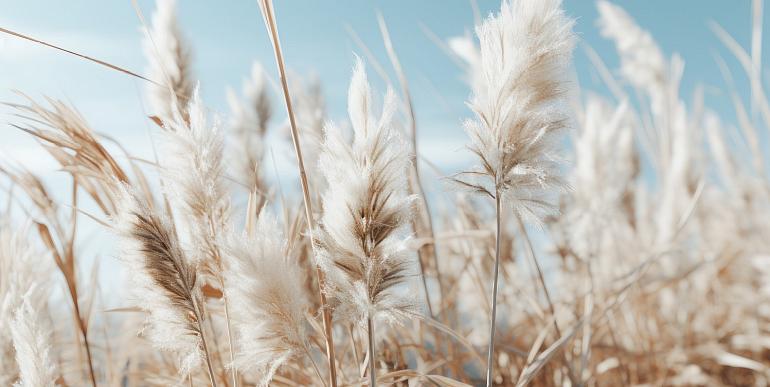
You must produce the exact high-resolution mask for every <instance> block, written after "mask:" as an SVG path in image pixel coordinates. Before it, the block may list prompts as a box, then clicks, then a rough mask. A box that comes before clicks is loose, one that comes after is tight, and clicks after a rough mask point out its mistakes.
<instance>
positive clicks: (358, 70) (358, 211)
mask: <svg viewBox="0 0 770 387" xmlns="http://www.w3.org/2000/svg"><path fill="white" fill-rule="evenodd" d="M370 94H371V92H370V90H369V84H368V82H367V79H366V73H365V72H364V65H363V63H362V62H361V61H360V60H358V61H357V63H356V67H355V69H354V71H353V79H352V81H351V83H350V88H349V92H348V113H349V115H350V120H351V122H352V124H353V131H354V138H353V144H352V145H351V144H348V142H347V141H346V139H345V137H344V136H343V134H342V133H341V131H340V129H339V128H338V127H337V126H335V125H333V124H331V123H329V124H327V126H326V141H325V142H324V148H323V153H322V154H321V169H322V170H323V171H324V174H325V176H326V180H327V183H328V189H327V190H326V192H325V193H324V195H323V203H324V214H323V218H322V229H323V235H322V236H321V245H322V246H323V247H324V248H323V254H321V266H322V268H323V269H324V271H325V272H327V274H328V278H329V283H330V286H332V289H331V290H332V293H333V294H334V295H335V297H336V298H337V299H338V301H339V302H340V303H339V305H338V306H337V308H336V312H337V314H338V315H340V316H346V317H349V318H351V319H352V320H353V321H359V322H361V321H363V320H365V319H366V318H367V317H369V316H374V315H375V314H380V313H382V314H384V315H386V316H388V317H396V315H397V312H398V311H399V310H401V309H403V308H409V307H411V306H412V304H411V302H410V301H409V300H408V299H404V298H402V297H399V296H397V295H396V294H394V290H395V289H394V288H395V287H396V285H398V284H400V283H403V282H404V281H405V280H406V279H407V277H408V276H409V275H410V274H411V273H410V269H411V268H410V266H411V264H412V262H411V259H410V257H409V255H408V254H407V252H406V250H405V246H404V241H405V240H406V237H405V236H404V233H403V232H404V231H405V230H406V229H408V222H409V218H410V216H411V209H412V208H411V207H412V201H413V200H412V199H413V198H412V197H410V196H407V195H406V192H405V190H404V188H405V187H406V180H405V178H406V167H407V163H408V160H409V158H408V155H407V154H406V152H405V149H406V148H405V146H404V144H403V142H402V140H401V138H400V137H399V134H398V133H397V132H396V131H395V129H394V127H393V123H392V122H391V120H392V115H393V113H394V111H395V109H396V103H397V102H396V99H395V96H394V95H393V93H392V91H389V92H388V94H387V95H386V96H385V102H384V106H383V109H382V115H381V117H380V119H379V120H377V119H375V118H374V117H373V116H372V115H371V102H370V99H371V95H370Z"/></svg>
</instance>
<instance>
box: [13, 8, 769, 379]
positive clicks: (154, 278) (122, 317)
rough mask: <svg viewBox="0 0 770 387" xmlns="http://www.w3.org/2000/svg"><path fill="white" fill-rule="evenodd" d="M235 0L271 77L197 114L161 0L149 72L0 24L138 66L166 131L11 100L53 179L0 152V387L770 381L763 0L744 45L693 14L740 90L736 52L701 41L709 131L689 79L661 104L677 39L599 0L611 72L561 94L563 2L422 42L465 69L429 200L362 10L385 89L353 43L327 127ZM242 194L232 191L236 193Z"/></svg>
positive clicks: (566, 33)
mask: <svg viewBox="0 0 770 387" xmlns="http://www.w3.org/2000/svg"><path fill="white" fill-rule="evenodd" d="M260 5H261V9H262V13H263V17H264V22H265V25H266V27H267V30H268V32H269V35H270V37H271V41H272V44H273V48H274V54H275V57H274V58H263V64H262V65H261V66H265V65H266V64H267V63H270V62H271V61H272V60H275V63H276V65H277V67H278V69H279V73H280V75H281V79H280V87H279V88H277V89H276V90H277V91H278V93H273V91H274V90H272V89H270V88H268V87H266V85H267V82H268V81H269V80H268V79H266V78H264V76H263V74H262V70H261V67H260V65H259V64H257V65H255V70H254V74H253V76H252V79H250V80H249V81H247V83H246V84H245V86H244V93H243V94H244V101H240V100H239V97H238V96H237V95H236V94H235V93H230V95H229V102H230V103H231V106H232V110H233V117H232V119H230V120H218V119H216V118H214V117H210V114H209V113H208V111H207V110H206V109H205V105H204V104H203V101H201V100H200V98H199V96H198V94H197V92H196V91H195V85H196V84H197V81H196V80H195V79H194V78H193V77H194V75H193V74H192V72H191V71H190V69H191V68H192V55H191V52H190V49H189V47H190V45H189V44H188V42H186V41H185V40H184V34H182V32H181V31H180V30H179V27H178V26H177V23H176V16H175V12H174V9H175V8H174V2H173V1H168V0H164V1H160V2H159V10H158V12H157V13H156V15H155V17H154V18H153V23H152V25H151V26H149V27H151V28H148V31H147V32H148V35H147V37H146V44H145V48H146V53H147V55H148V60H149V62H150V66H149V69H150V73H151V75H150V76H148V78H149V79H152V80H153V81H149V80H148V79H145V78H143V77H142V76H140V75H138V74H137V73H134V72H132V71H129V70H126V69H123V68H121V67H118V66H115V65H112V64H109V63H106V62H103V61H100V60H98V59H94V58H91V57H89V56H86V55H83V54H80V53H76V52H73V51H69V50H66V49H63V48H60V47H58V46H55V45H52V44H50V43H47V42H42V41H40V40H37V39H34V38H31V37H29V36H27V35H23V34H18V33H16V32H13V31H9V30H5V29H0V32H3V33H6V34H11V35H14V36H17V37H19V38H23V39H26V40H28V41H31V42H34V43H38V44H43V45H46V46H49V47H52V48H55V49H58V50H60V51H63V52H66V53H69V54H73V55H77V56H79V57H81V58H84V59H86V60H89V61H92V62H95V63H97V64H100V65H102V66H107V67H108V68H110V69H112V70H116V71H120V72H121V73H122V74H126V75H130V76H134V77H138V78H140V79H144V81H146V83H147V85H148V89H147V93H148V100H149V102H150V105H151V108H152V116H151V117H148V118H147V119H148V121H149V122H154V123H155V124H157V125H154V126H153V130H155V131H157V132H158V134H159V135H160V138H162V139H163V144H162V149H163V152H161V156H159V157H157V159H156V160H154V161H147V160H139V159H138V158H136V157H134V156H133V153H134V152H135V150H132V149H124V148H123V147H122V146H121V145H120V144H119V143H116V142H115V141H113V140H112V139H111V138H109V137H107V136H105V135H100V134H98V133H97V132H95V131H94V130H93V128H91V127H90V125H89V124H88V122H87V120H86V117H83V116H82V115H81V114H80V113H79V112H78V111H77V110H76V109H75V108H74V107H73V106H72V105H71V104H70V103H66V102H62V101H58V100H54V99H46V100H45V101H43V102H38V101H36V100H34V99H32V98H29V97H27V96H25V95H24V94H21V93H19V97H18V99H19V100H20V102H14V103H8V106H9V107H10V108H12V109H13V110H14V111H15V112H16V113H17V114H16V116H14V118H13V119H12V123H11V125H12V126H14V127H15V128H17V129H20V130H21V132H22V134H24V135H30V136H32V137H33V138H34V139H35V140H36V141H37V142H38V143H39V145H40V146H41V147H42V148H43V149H44V150H45V151H46V152H47V153H49V154H50V155H51V156H52V157H53V159H54V160H55V161H56V162H57V163H58V164H59V166H60V167H61V170H62V171H64V172H65V174H66V176H67V177H68V179H69V182H70V184H69V186H68V187H67V189H68V190H69V192H70V193H71V194H70V195H69V200H68V201H67V202H59V201H58V200H57V199H55V198H57V197H60V195H53V194H52V193H51V191H50V189H49V188H48V187H47V183H48V182H46V181H44V180H43V179H42V178H40V177H38V176H36V175H34V174H33V173H30V172H28V171H26V170H25V169H24V166H14V165H12V164H10V162H5V163H3V164H2V165H0V175H2V179H0V181H2V182H3V183H5V184H7V185H8V186H10V187H11V188H9V189H8V190H7V192H8V195H7V196H8V198H9V199H8V200H9V201H8V203H7V204H6V205H5V206H4V209H3V210H0V383H1V384H3V385H12V384H13V383H18V385H20V386H35V387H37V386H53V385H62V386H80V385H89V384H90V385H93V386H97V385H98V386H102V385H114V386H140V385H141V386H144V385H157V386H167V385H185V386H203V385H213V386H228V387H236V386H263V385H271V386H298V385H302V386H305V385H314V386H326V387H333V386H364V385H399V386H401V385H403V386H415V385H434V386H451V387H454V386H467V385H474V386H478V385H484V384H485V383H486V384H487V385H490V386H491V385H498V386H524V385H533V386H556V385H560V386H566V385H569V386H618V385H639V386H642V385H645V386H652V385H656V386H657V385H666V386H715V385H730V386H734V385H741V386H761V385H768V384H770V324H768V323H770V309H768V305H770V287H768V286H767V285H766V283H767V279H768V278H769V277H770V243H769V242H768V238H767V235H768V233H770V221H768V219H770V205H768V203H770V180H768V177H767V175H766V171H765V170H766V168H765V165H766V160H765V155H764V153H763V149H764V148H765V144H764V141H763V140H762V139H763V138H764V137H765V136H764V134H761V133H760V131H761V130H766V129H768V128H770V102H768V99H767V97H766V95H765V90H764V86H763V79H762V72H761V71H760V69H761V58H760V55H761V49H760V48H761V38H762V30H761V20H762V17H761V12H762V5H763V4H762V1H760V0H755V1H754V6H753V11H754V18H753V19H752V21H753V23H754V24H753V28H752V31H751V32H752V34H751V36H752V44H751V48H750V49H749V50H748V51H747V50H746V49H744V48H743V47H742V46H741V45H740V44H739V43H737V41H736V40H735V39H734V38H732V37H731V36H730V34H729V33H728V32H726V31H724V30H723V29H722V28H721V27H719V26H717V25H714V26H712V27H713V30H714V31H715V35H716V38H717V39H718V40H719V41H721V42H722V43H723V44H724V45H725V46H726V48H727V49H728V50H729V51H730V52H731V53H732V54H733V55H734V57H735V59H736V60H737V61H738V63H739V64H740V65H741V66H742V67H743V70H744V72H745V73H746V74H745V75H746V76H747V78H748V79H749V82H750V85H751V90H750V91H751V93H750V98H749V100H744V99H742V97H741V95H740V94H739V92H738V91H737V90H735V83H734V81H733V76H734V75H733V74H730V72H729V71H728V70H727V69H728V67H727V66H726V65H725V64H724V62H725V61H726V60H733V59H722V58H718V63H719V64H720V65H721V66H722V68H723V72H724V76H725V78H726V81H727V84H728V85H729V87H730V90H727V91H728V92H729V93H730V97H731V99H732V101H733V105H734V108H735V111H736V116H737V117H738V122H737V123H736V125H737V127H738V129H737V130H734V132H733V129H731V126H730V125H729V124H728V123H725V122H723V120H722V119H720V117H718V116H717V114H716V113H714V112H712V111H709V110H708V109H707V108H706V107H705V104H704V102H703V99H704V98H705V95H704V93H703V91H702V89H698V91H697V92H696V93H695V94H696V95H695V98H693V101H692V102H691V103H687V102H685V100H684V98H683V97H681V93H680V91H679V83H680V80H681V77H682V71H683V65H682V60H681V59H680V58H679V57H678V56H676V55H673V56H668V55H667V54H666V53H664V52H663V51H662V50H661V49H660V48H659V47H658V45H657V44H656V42H655V40H654V39H653V37H652V35H651V34H650V33H649V32H647V31H645V30H644V29H643V28H642V27H640V26H638V25H637V24H636V22H635V21H634V20H633V18H632V17H631V15H628V14H627V13H626V12H625V11H624V10H623V9H621V8H620V7H618V6H616V5H614V4H612V3H609V2H607V1H605V0H600V1H599V2H598V9H599V14H600V19H601V20H600V23H599V24H598V26H599V29H600V30H601V33H602V35H603V36H605V37H607V38H608V39H611V40H613V41H614V42H615V44H616V46H617V48H618V55H619V57H620V69H619V70H620V71H618V72H613V71H609V70H608V69H607V68H606V66H605V65H604V63H603V62H602V60H601V58H600V57H599V56H598V55H596V53H595V52H593V51H591V50H590V49H589V52H588V54H589V55H588V56H589V58H591V60H592V61H593V62H594V65H595V67H596V69H597V71H598V72H599V73H600V75H601V77H602V80H603V81H604V82H605V83H607V86H608V88H609V89H610V90H612V96H611V98H610V97H606V98H605V97H601V96H598V95H596V94H592V93H590V92H585V93H584V94H583V95H581V96H580V99H579V100H575V101H571V102H573V104H572V105H568V103H567V101H565V97H566V96H568V95H570V93H569V92H570V90H569V88H570V87H574V86H576V85H573V84H570V83H569V82H563V81H564V79H563V75H564V73H566V72H568V68H569V61H570V54H571V51H572V47H573V44H574V39H573V35H572V32H571V29H572V26H573V23H574V22H573V21H572V20H571V19H570V18H569V17H568V16H567V15H565V14H564V12H563V11H562V10H561V3H560V1H558V0H548V1H545V0H543V1H534V0H530V1H527V0H512V1H511V2H504V3H503V6H502V7H501V11H500V12H499V13H497V14H495V15H493V16H490V17H489V18H487V19H485V20H479V21H478V24H479V25H478V26H477V30H476V31H477V38H478V39H475V38H473V37H471V36H465V37H459V38H453V39H450V40H449V41H448V42H447V43H444V42H441V41H437V43H438V44H440V45H441V47H442V48H443V49H444V50H445V51H447V53H449V54H450V55H451V58H447V59H448V60H447V65H451V64H450V60H454V61H455V62H457V63H458V64H460V67H461V68H462V69H463V70H464V71H465V72H466V74H465V79H466V80H467V82H468V84H469V90H470V94H471V98H470V101H469V102H468V105H469V107H470V109H469V110H468V111H467V112H463V113H461V114H460V113H458V116H462V117H464V118H467V122H466V125H465V127H466V131H467V132H468V134H469V137H470V139H469V153H470V154H472V155H474V156H475V157H477V159H478V162H479V166H478V168H477V169H473V170H468V171H463V172H460V171H458V173H456V174H454V175H452V176H451V177H449V178H448V179H447V180H453V181H455V182H456V183H457V185H459V186H460V187H461V188H463V189H460V190H457V191H454V192H448V193H449V194H448V195H445V196H447V198H448V199H447V203H448V205H443V206H440V205H439V202H440V199H439V198H437V197H431V196H426V194H425V192H426V190H427V191H430V189H427V188H428V187H427V185H428V184H430V183H433V182H432V181H431V180H430V179H428V178H427V177H426V175H427V174H428V173H426V172H431V170H437V169H438V168H437V167H436V166H433V165H432V164H430V162H424V160H422V159H421V157H420V155H419V154H417V152H416V150H417V144H416V139H417V135H416V133H417V131H418V130H419V127H418V125H417V122H416V120H415V114H416V113H415V109H416V106H414V105H413V104H412V101H411V99H412V98H411V95H410V92H409V83H408V80H407V78H406V73H405V72H404V70H403V69H402V68H401V63H400V62H399V59H398V56H397V55H396V49H395V47H397V46H398V45H399V42H394V41H392V40H391V36H390V33H389V31H388V28H387V26H386V24H385V20H384V19H383V18H382V17H381V16H380V18H379V23H380V31H381V33H382V37H383V44H384V46H385V48H386V51H387V54H388V56H389V59H390V62H391V64H392V66H393V68H394V70H395V74H396V75H397V81H398V89H400V93H399V96H400V100H399V97H397V96H396V93H395V92H393V91H392V90H389V91H388V92H387V93H386V94H385V98H384V101H383V104H382V105H383V106H382V108H381V109H380V108H379V106H377V104H375V103H373V100H375V99H376V98H374V97H373V95H375V93H374V92H373V91H372V90H371V88H370V86H369V83H368V81H367V79H366V75H365V73H364V70H363V69H364V65H363V63H361V62H359V63H357V64H356V66H355V70H354V72H353V77H352V80H351V85H350V89H349V93H348V99H347V104H348V105H347V106H348V116H349V117H348V120H349V121H350V124H351V125H350V126H351V128H352V138H349V137H348V136H347V135H346V133H345V132H344V131H343V130H341V129H340V128H341V127H344V125H338V124H335V123H332V122H328V121H327V120H328V118H327V116H326V112H325V101H324V100H323V94H322V93H321V87H320V83H318V82H311V83H307V82H303V81H301V79H300V78H299V76H295V75H292V74H291V73H290V72H288V71H286V68H285V67H286V66H287V65H290V64H291V63H285V62H284V58H283V57H282V52H281V46H280V39H279V35H278V25H277V20H276V18H275V15H274V10H273V6H274V5H273V3H272V1H270V0H261V1H260ZM140 16H141V15H140ZM255 17H258V16H257V15H255ZM142 19H143V18H142ZM353 34H354V37H355V39H358V38H357V36H355V33H353ZM431 34H432V33H431ZM432 39H434V40H438V38H437V37H435V36H432ZM358 40H359V44H361V45H363V43H362V42H360V39H358ZM402 44H403V42H402ZM363 48H364V51H365V53H367V55H368V56H370V57H371V51H370V50H369V49H368V48H366V47H365V46H364V47H363ZM369 61H370V62H371V61H372V58H369ZM289 62H290V61H289ZM371 65H372V66H373V67H374V68H375V69H376V70H377V71H378V72H379V73H382V74H385V71H384V69H383V68H382V66H381V65H380V64H379V63H371ZM616 76H617V77H618V79H616ZM383 78H384V80H385V81H386V83H388V85H389V86H393V85H390V82H391V81H390V79H387V75H385V76H383ZM144 81H143V82H144ZM279 106H282V107H285V109H286V114H287V117H288V121H289V133H290V134H291V142H292V145H293V147H294V152H295V154H294V156H295V157H296V166H297V171H298V179H297V184H296V187H283V189H285V190H286V191H287V192H283V191H282V188H281V187H277V186H273V185H271V181H270V179H269V178H267V176H269V175H270V172H271V171H265V170H264V164H265V162H264V161H265V159H266V157H267V154H266V152H265V149H267V144H266V143H265V142H266V141H268V136H267V133H268V131H270V130H272V129H273V128H272V126H273V125H271V124H270V122H277V121H280V120H279V119H278V118H280V114H279V113H278V112H279V111H280V110H281V109H279V108H278V107H279ZM397 113H403V117H405V118H406V120H405V121H404V122H399V117H401V116H399V115H398V114H397ZM271 117H272V118H273V120H272V121H271V120H270V119H271ZM458 118H459V117H458ZM219 122H225V123H227V125H229V126H227V127H223V126H222V125H220V124H219ZM573 124H574V125H573ZM402 128H405V130H403V131H402V130H401V129H402ZM763 128H764V129H763ZM224 129H227V130H224ZM228 136H230V137H228ZM565 136H571V138H570V141H563V140H564V139H565ZM228 139H229V140H232V141H228ZM402 139H405V140H402ZM565 144H566V145H565ZM116 153H117V154H116ZM226 156H227V157H226ZM565 160H569V161H565ZM231 164H232V165H234V166H236V167H237V168H234V169H232V170H235V171H236V173H235V174H234V175H232V176H230V175H226V172H225V171H229V170H231V169H230V168H228V166H229V165H231ZM426 167H427V168H426ZM244 187H245V188H246V190H244V189H243V188H244ZM246 193H247V194H248V195H247V198H248V199H247V205H246V206H245V210H242V209H241V208H240V207H238V206H237V205H234V204H233V203H237V202H238V199H240V198H241V197H242V196H243V194H246ZM295 194H296V195H295ZM299 194H301V195H302V198H301V199H297V197H298V196H299ZM490 199H491V200H490ZM87 207H88V208H95V209H96V210H94V211H96V212H95V213H89V212H86V211H85V210H84V208H87ZM438 208H442V210H440V211H439V210H437V209H438ZM244 212H245V213H244ZM272 214H278V216H275V217H274V216H273V215H272ZM83 216H87V217H89V218H90V219H91V220H94V221H96V222H97V223H98V224H99V225H100V226H101V227H104V228H105V229H107V230H109V231H110V232H112V233H113V234H114V236H115V238H117V239H118V240H120V241H121V247H122V248H121V252H120V262H121V264H123V265H125V268H126V269H127V271H128V272H130V273H131V282H130V286H128V285H127V288H126V289H121V291H120V292H119V294H121V296H120V299H119V300H117V302H118V303H119V304H120V305H121V307H120V308H117V309H113V310H108V311H105V310H103V309H104V308H103V307H102V305H103V304H104V303H103V302H102V301H101V297H102V294H101V293H102V292H101V286H107V285H111V284H112V282H111V281H112V279H111V278H96V277H95V276H92V277H91V278H88V276H84V275H83V273H82V271H83V270H87V269H88V268H86V267H85V264H84V261H86V258H87V257H86V253H85V250H84V249H83V248H81V244H82V243H83V240H84V238H85V236H84V235H81V234H82V231H81V230H82V229H83V225H82V221H79V219H81V220H82V219H83V218H82V217H83ZM243 219H245V222H241V220H243ZM538 226H539V227H538ZM535 233H537V237H535V235H534V234H535ZM94 272H96V271H95V270H94ZM60 289H61V291H59V290H60ZM62 300H66V303H62V305H63V306H61V307H59V306H58V305H57V304H56V303H55V302H54V301H56V302H60V301H62ZM492 321H495V323H494V324H493V323H491V322H492Z"/></svg>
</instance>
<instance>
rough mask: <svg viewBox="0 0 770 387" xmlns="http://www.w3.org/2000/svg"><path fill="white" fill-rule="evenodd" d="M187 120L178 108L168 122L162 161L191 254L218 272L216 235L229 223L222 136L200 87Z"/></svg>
mask: <svg viewBox="0 0 770 387" xmlns="http://www.w3.org/2000/svg"><path fill="white" fill-rule="evenodd" d="M187 111H188V113H189V115H188V119H187V120H185V119H184V118H183V117H182V115H181V112H180V111H179V110H175V112H174V119H173V120H172V121H170V122H169V123H168V124H167V129H168V130H166V131H165V133H164V134H165V136H166V140H167V141H166V146H167V147H166V155H167V156H166V157H165V158H164V159H163V160H162V163H163V166H164V177H165V178H166V179H167V180H168V181H169V184H167V189H168V190H169V194H170V196H171V197H172V198H174V199H177V200H175V201H174V202H175V203H176V205H177V207H178V208H179V210H180V211H179V212H178V213H179V218H180V219H179V220H180V221H182V222H183V223H182V226H183V227H182V229H185V231H187V232H188V233H189V236H190V238H189V244H190V246H189V247H188V249H189V250H191V251H198V252H200V253H199V254H195V255H194V256H190V257H189V258H191V259H192V260H193V261H195V262H196V263H201V264H202V267H201V269H202V270H204V271H205V272H206V273H207V274H213V275H218V273H219V272H220V271H221V266H220V263H221V262H220V261H221V259H220V257H219V252H218V251H217V249H218V248H217V246H216V240H217V235H218V233H220V232H222V230H224V229H225V228H226V227H227V225H228V223H229V216H230V200H229V196H228V193H227V188H226V187H225V184H224V181H223V178H222V176H223V146H224V145H223V143H224V141H223V138H222V133H221V131H220V130H219V126H218V123H217V122H216V121H215V122H214V123H213V124H211V125H210V124H209V123H208V120H207V117H206V116H207V114H206V108H205V106H204V105H203V102H202V101H201V99H200V97H199V94H198V91H197V90H196V91H195V92H193V95H192V97H191V99H190V104H189V105H188V106H187Z"/></svg>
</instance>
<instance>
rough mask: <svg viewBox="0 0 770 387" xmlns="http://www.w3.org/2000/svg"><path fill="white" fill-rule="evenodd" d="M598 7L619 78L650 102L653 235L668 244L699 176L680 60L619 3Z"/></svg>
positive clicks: (697, 143) (696, 140)
mask: <svg viewBox="0 0 770 387" xmlns="http://www.w3.org/2000/svg"><path fill="white" fill-rule="evenodd" d="M597 7H598V9H599V16H600V19H599V24H600V26H601V32H602V35H604V36H605V37H607V38H610V39H612V40H613V41H614V42H615V46H616V47H617V50H618V54H619V55H620V59H621V72H622V74H623V76H624V77H625V78H626V79H627V80H628V81H629V82H630V83H631V84H632V85H633V86H634V87H635V88H637V89H639V90H642V91H644V92H645V93H646V94H647V96H648V97H649V100H650V106H651V108H652V109H651V110H652V116H653V117H652V118H653V119H654V125H655V129H656V132H655V133H654V134H655V135H656V138H655V140H657V143H656V148H655V149H654V150H653V151H654V152H655V153H654V155H655V156H657V158H656V159H655V160H654V161H655V162H656V163H657V168H658V171H659V172H658V173H660V174H661V175H662V176H661V191H660V199H659V201H660V205H659V206H657V212H658V213H657V214H656V215H655V218H656V225H655V230H656V231H655V238H656V242H657V243H667V242H669V241H670V240H671V239H672V238H673V237H674V236H675V229H676V227H677V223H678V222H679V220H680V218H681V217H682V215H683V211H684V209H685V208H686V207H687V203H688V202H689V201H690V200H691V198H692V195H693V193H694V191H695V188H696V185H697V181H698V180H699V179H700V176H701V174H702V171H701V170H699V168H698V163H697V161H698V160H697V159H698V158H699V157H700V154H699V150H698V148H699V147H700V146H701V143H700V133H699V131H698V130H697V128H696V127H695V125H693V124H692V123H691V122H689V117H688V114H687V109H686V107H685V104H684V101H682V100H681V99H680V98H679V95H678V93H679V83H680V81H681V79H682V72H683V71H684V62H683V61H682V59H681V58H680V57H679V56H678V55H676V54H674V55H673V57H672V58H671V60H670V61H669V60H667V59H666V58H665V57H664V55H663V53H662V51H661V50H660V48H659V47H658V45H657V44H656V43H655V41H654V40H653V38H652V36H651V35H650V34H649V33H648V32H647V31H645V30H643V29H641V28H640V27H639V26H638V25H637V24H636V23H635V22H634V20H633V19H632V18H631V17H630V16H629V15H628V13H626V11H625V10H623V9H622V8H621V7H619V6H617V5H614V4H612V3H610V2H608V1H606V0H599V1H598V2H597Z"/></svg>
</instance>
